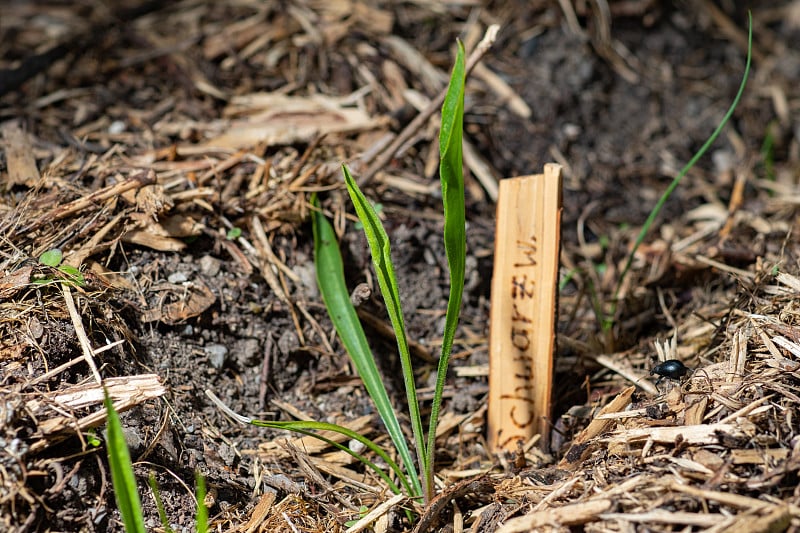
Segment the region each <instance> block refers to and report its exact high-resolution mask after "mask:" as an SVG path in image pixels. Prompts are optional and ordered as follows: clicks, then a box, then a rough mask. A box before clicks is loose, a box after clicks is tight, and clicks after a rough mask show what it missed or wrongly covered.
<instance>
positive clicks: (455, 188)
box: [424, 41, 467, 493]
mask: <svg viewBox="0 0 800 533" xmlns="http://www.w3.org/2000/svg"><path fill="white" fill-rule="evenodd" d="M465 81H466V69H465V65H464V44H463V43H462V42H461V41H458V51H457V53H456V62H455V65H454V66H453V73H452V75H451V76H450V86H449V87H448V89H447V96H445V100H444V104H443V105H442V127H441V129H440V130H439V158H440V160H439V179H440V181H441V184H442V204H443V206H444V248H445V252H446V254H447V265H448V269H449V271H450V295H449V297H448V299H447V314H446V315H445V326H444V334H443V336H442V350H441V355H440V357H439V368H438V369H437V372H436V388H435V390H434V394H433V402H432V405H431V417H430V427H429V429H428V443H427V446H426V453H427V459H426V461H425V466H426V467H427V468H428V471H427V473H426V474H425V476H424V478H425V481H426V482H427V483H429V484H430V485H429V486H428V487H427V489H428V493H432V491H433V466H434V465H433V463H434V456H435V449H436V426H437V424H438V422H439V409H440V407H441V405H442V394H443V392H444V384H445V378H446V377H447V367H448V365H449V363H450V351H451V350H452V348H453V339H454V338H455V334H456V328H457V326H458V316H459V313H460V312H461V299H462V297H463V293H464V275H465V265H466V257H467V235H466V231H465V213H464V211H465V207H464V175H463V166H462V165H463V163H462V153H461V151H462V137H463V126H464V84H465Z"/></svg>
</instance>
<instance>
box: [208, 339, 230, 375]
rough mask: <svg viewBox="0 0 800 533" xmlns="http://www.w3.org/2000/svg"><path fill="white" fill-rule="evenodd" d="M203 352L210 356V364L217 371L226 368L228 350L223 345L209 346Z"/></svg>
mask: <svg viewBox="0 0 800 533" xmlns="http://www.w3.org/2000/svg"><path fill="white" fill-rule="evenodd" d="M203 350H204V351H205V352H206V353H207V354H208V362H209V363H211V366H213V367H214V368H216V369H217V370H219V369H221V368H222V367H223V366H225V359H226V357H227V355H228V349H227V348H226V347H225V346H223V345H222V344H209V345H208V346H206V347H205V348H203Z"/></svg>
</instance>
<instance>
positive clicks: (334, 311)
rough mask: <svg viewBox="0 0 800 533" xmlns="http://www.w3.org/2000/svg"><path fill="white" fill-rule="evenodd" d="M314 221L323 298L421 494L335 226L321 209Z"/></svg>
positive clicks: (409, 453) (415, 491)
mask: <svg viewBox="0 0 800 533" xmlns="http://www.w3.org/2000/svg"><path fill="white" fill-rule="evenodd" d="M312 202H313V203H314V205H316V198H312ZM312 224H313V230H314V262H315V264H316V269H317V283H318V285H319V288H320V292H321V294H322V299H323V301H324V302H325V307H326V308H327V309H328V314H329V315H330V317H331V321H332V322H333V325H334V327H335V328H336V332H337V333H338V335H339V338H340V339H341V340H342V344H344V347H345V349H346V350H347V353H348V354H349V355H350V358H351V359H352V361H353V364H354V365H355V367H356V371H357V372H358V375H359V376H360V377H361V380H362V381H363V382H364V387H365V388H366V389H367V394H369V396H370V398H372V401H373V402H374V403H375V408H376V409H377V410H378V414H379V415H380V417H381V420H383V423H384V425H385V426H386V430H387V432H388V433H389V437H390V438H391V439H392V442H393V443H394V446H395V449H396V450H397V453H398V454H399V455H400V460H401V461H402V463H403V465H404V466H405V469H406V472H407V473H408V476H409V477H410V478H411V484H412V486H413V487H414V490H413V491H409V494H410V495H412V496H420V495H421V494H422V487H421V485H420V482H419V476H418V475H417V470H416V467H415V466H414V460H413V458H412V457H411V452H410V450H409V447H408V443H407V442H406V437H405V434H404V433H403V430H402V428H401V426H400V422H399V421H398V419H397V414H396V412H395V410H394V408H393V407H392V403H391V400H390V399H389V394H388V393H387V392H386V387H385V386H384V384H383V380H382V379H381V376H380V373H379V372H378V367H377V365H376V364H375V360H374V358H373V356H372V351H371V350H370V347H369V344H368V343H367V338H366V335H364V329H363V328H362V327H361V322H360V321H359V319H358V314H357V313H356V310H355V308H354V307H353V304H352V303H351V301H350V294H349V293H348V291H347V285H346V283H345V279H344V266H343V264H342V255H341V252H340V251H339V244H338V243H337V241H336V235H335V233H334V231H333V227H332V226H331V224H330V222H328V220H327V219H326V218H325V216H324V215H323V214H322V213H321V212H319V211H315V212H314V213H313V214H312ZM399 475H400V477H401V478H405V475H404V474H402V473H399Z"/></svg>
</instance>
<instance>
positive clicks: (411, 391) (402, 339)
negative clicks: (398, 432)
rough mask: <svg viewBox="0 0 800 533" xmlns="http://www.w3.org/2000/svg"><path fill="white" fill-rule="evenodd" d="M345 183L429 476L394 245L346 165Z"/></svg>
mask: <svg viewBox="0 0 800 533" xmlns="http://www.w3.org/2000/svg"><path fill="white" fill-rule="evenodd" d="M342 172H343V173H344V181H345V184H346V185H347V192H348V194H350V200H351V201H352V202H353V206H354V207H355V209H356V214H357V215H358V219H359V220H360V221H361V223H362V224H364V234H365V235H366V236H367V242H368V243H369V249H370V254H371V255H372V263H373V264H374V265H375V275H376V277H377V278H378V285H379V286H380V288H381V295H382V296H383V301H384V302H385V303H386V311H387V312H388V313H389V320H390V322H391V323H392V329H394V334H395V337H396V338H397V349H398V352H399V355H400V366H401V367H402V371H403V382H404V384H405V388H406V400H407V402H408V412H409V415H410V417H411V429H412V432H413V433H414V442H415V445H416V448H417V459H418V460H419V463H420V465H419V466H420V471H421V472H422V473H423V476H424V475H425V472H428V471H429V468H428V465H427V454H426V453H425V433H424V430H423V428H422V417H421V415H420V411H419V402H418V401H417V387H416V383H415V382H414V368H413V367H412V365H411V353H410V352H409V349H408V339H407V337H406V325H405V320H404V319H403V309H402V306H401V305H400V292H399V290H398V288H397V278H396V277H395V273H394V264H393V263H392V253H391V246H390V244H389V236H388V235H387V234H386V230H384V229H383V224H381V220H380V218H378V214H377V213H376V212H375V209H374V208H373V207H372V204H371V203H370V202H369V201H368V200H367V198H366V197H365V196H364V194H363V193H362V192H361V189H359V188H358V185H357V184H356V180H355V179H353V176H352V175H351V174H350V170H349V169H348V168H347V166H346V165H342ZM429 486H430V483H427V482H426V483H424V484H423V489H422V493H423V496H424V498H425V501H426V502H429V501H430V497H431V493H430V491H428V490H427V488H428V487H429Z"/></svg>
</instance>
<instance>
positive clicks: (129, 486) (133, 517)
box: [103, 388, 208, 533]
mask: <svg viewBox="0 0 800 533" xmlns="http://www.w3.org/2000/svg"><path fill="white" fill-rule="evenodd" d="M103 394H104V396H105V399H104V401H103V403H104V405H105V407H106V417H107V420H108V422H107V425H108V437H107V442H106V448H107V450H106V451H107V452H108V462H109V464H110V465H111V485H112V486H113V488H114V490H113V492H114V499H115V500H116V502H117V508H118V509H119V511H120V514H121V515H122V524H123V525H124V526H125V531H126V532H127V533H145V532H146V529H145V527H144V514H143V513H142V501H141V499H139V490H138V487H137V486H136V474H134V472H133V464H132V463H131V454H130V451H129V450H128V444H127V443H126V442H125V435H124V434H123V432H122V424H121V423H120V421H119V415H118V414H117V411H116V409H114V404H113V403H112V402H111V398H110V397H109V395H108V391H107V390H106V389H105V388H104V389H103ZM195 480H196V486H197V489H196V493H195V494H196V499H197V521H196V530H197V533H206V532H207V531H208V508H206V506H205V498H206V483H205V479H204V478H203V476H201V475H200V473H199V472H196V473H195ZM148 483H149V485H150V489H151V490H152V491H153V497H154V498H155V500H156V507H157V508H158V517H159V519H160V521H161V524H162V525H163V527H164V531H166V532H167V533H171V532H172V531H173V529H172V528H171V527H170V525H169V520H168V519H167V513H166V511H165V510H164V502H162V501H161V495H160V493H159V490H158V484H157V483H156V479H155V476H154V475H153V474H152V473H151V474H150V477H149V479H148Z"/></svg>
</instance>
